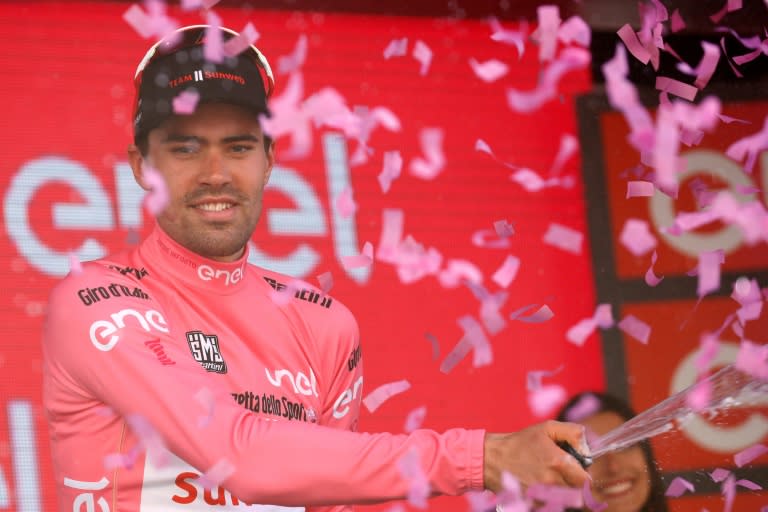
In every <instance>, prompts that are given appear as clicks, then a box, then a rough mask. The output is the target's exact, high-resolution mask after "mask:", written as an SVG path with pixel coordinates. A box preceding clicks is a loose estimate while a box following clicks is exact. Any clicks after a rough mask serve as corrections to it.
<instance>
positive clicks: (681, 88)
mask: <svg viewBox="0 0 768 512" xmlns="http://www.w3.org/2000/svg"><path fill="white" fill-rule="evenodd" d="M656 89H657V90H659V91H662V92H667V93H669V94H674V95H675V96H680V97H681V98H683V99H686V100H688V101H693V100H694V99H695V98H696V94H697V93H698V92H699V90H698V89H697V88H696V87H694V86H692V85H689V84H686V83H684V82H681V81H680V80H675V79H673V78H669V77H666V76H657V77H656Z"/></svg>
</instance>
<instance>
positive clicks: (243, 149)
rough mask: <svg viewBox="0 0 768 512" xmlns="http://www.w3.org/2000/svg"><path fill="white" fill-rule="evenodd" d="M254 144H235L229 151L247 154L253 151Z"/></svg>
mask: <svg viewBox="0 0 768 512" xmlns="http://www.w3.org/2000/svg"><path fill="white" fill-rule="evenodd" d="M253 147H254V146H253V144H233V145H231V146H230V147H229V150H230V151H232V152H233V153H247V152H248V151H251V150H253Z"/></svg>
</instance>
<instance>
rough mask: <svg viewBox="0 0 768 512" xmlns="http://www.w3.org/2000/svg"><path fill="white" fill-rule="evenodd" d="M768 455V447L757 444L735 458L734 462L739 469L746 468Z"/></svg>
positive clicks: (742, 451)
mask: <svg viewBox="0 0 768 512" xmlns="http://www.w3.org/2000/svg"><path fill="white" fill-rule="evenodd" d="M766 453H768V446H765V445H764V444H755V445H752V446H750V447H749V448H747V449H745V450H741V451H740V452H739V453H737V454H735V455H734V456H733V462H734V463H735V464H736V466H738V467H740V468H741V467H744V466H746V465H747V464H749V463H750V462H752V461H753V460H755V459H756V458H758V457H760V456H762V455H764V454H766Z"/></svg>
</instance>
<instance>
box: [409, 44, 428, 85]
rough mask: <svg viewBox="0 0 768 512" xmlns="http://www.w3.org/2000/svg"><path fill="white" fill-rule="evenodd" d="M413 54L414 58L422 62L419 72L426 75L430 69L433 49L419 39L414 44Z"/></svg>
mask: <svg viewBox="0 0 768 512" xmlns="http://www.w3.org/2000/svg"><path fill="white" fill-rule="evenodd" d="M411 55H413V58H414V59H416V60H417V61H418V62H419V64H421V67H420V68H419V74H420V75H421V76H424V75H426V74H427V72H428V71H429V65H430V64H431V63H432V50H431V49H430V48H429V46H427V44H426V43H425V42H424V41H420V40H417V41H416V42H415V43H414V44H413V52H412V53H411Z"/></svg>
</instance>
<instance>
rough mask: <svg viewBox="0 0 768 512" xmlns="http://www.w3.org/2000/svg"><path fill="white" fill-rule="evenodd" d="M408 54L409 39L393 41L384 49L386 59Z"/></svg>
mask: <svg viewBox="0 0 768 512" xmlns="http://www.w3.org/2000/svg"><path fill="white" fill-rule="evenodd" d="M407 53H408V38H407V37H404V38H402V39H393V40H391V41H390V42H389V44H388V45H387V47H386V48H384V58H385V59H391V58H392V57H402V56H403V55H405V54H407Z"/></svg>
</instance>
